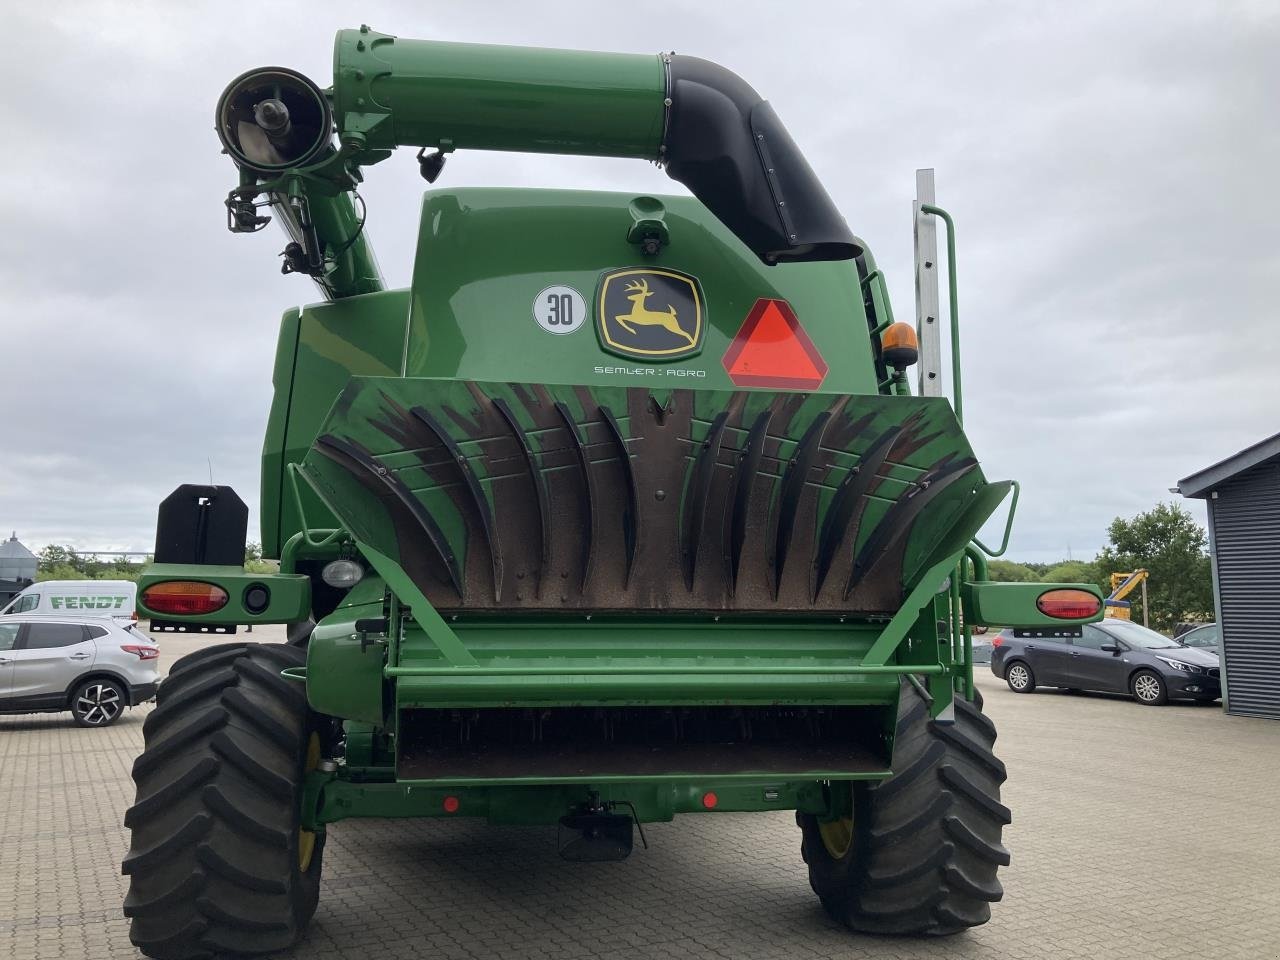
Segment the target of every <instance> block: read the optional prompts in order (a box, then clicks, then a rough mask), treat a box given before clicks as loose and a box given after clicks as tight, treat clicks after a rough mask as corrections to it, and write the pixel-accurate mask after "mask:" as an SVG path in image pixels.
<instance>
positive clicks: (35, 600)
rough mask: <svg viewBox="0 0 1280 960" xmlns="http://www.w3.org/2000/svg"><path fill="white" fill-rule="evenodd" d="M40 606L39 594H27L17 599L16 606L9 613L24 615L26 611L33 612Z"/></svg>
mask: <svg viewBox="0 0 1280 960" xmlns="http://www.w3.org/2000/svg"><path fill="white" fill-rule="evenodd" d="M39 605H40V594H38V593H28V594H27V595H26V596H25V597H20V598H19V599H18V603H17V605H16V606H15V607H14V608H13V609H12V610H10V611H9V612H10V613H26V612H27V611H28V610H34V609H35V608H36V607H38V606H39Z"/></svg>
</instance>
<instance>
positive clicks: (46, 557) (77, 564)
mask: <svg viewBox="0 0 1280 960" xmlns="http://www.w3.org/2000/svg"><path fill="white" fill-rule="evenodd" d="M36 562H37V563H38V564H39V567H40V569H41V570H45V569H52V568H54V567H69V568H71V569H72V570H74V571H75V575H76V577H83V576H84V575H85V568H86V566H87V563H86V561H85V559H84V557H82V556H80V554H78V553H76V552H75V550H73V549H72V548H71V547H64V546H62V545H61V544H57V543H51V544H49V545H48V546H46V547H45V548H44V549H42V550H41V551H40V552H39V553H37V554H36ZM40 579H45V580H48V579H51V578H49V577H43V578H40ZM64 579H65V578H64Z"/></svg>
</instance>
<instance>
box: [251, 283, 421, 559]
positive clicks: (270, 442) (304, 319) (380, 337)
mask: <svg viewBox="0 0 1280 960" xmlns="http://www.w3.org/2000/svg"><path fill="white" fill-rule="evenodd" d="M408 311H409V291H407V290H387V291H385V292H382V293H370V294H365V295H363V296H359V297H349V298H347V299H345V300H336V301H333V302H331V303H315V304H311V305H310V306H307V307H303V308H301V309H299V308H294V309H292V310H289V311H287V312H286V313H285V315H284V317H283V319H282V320H281V323H280V339H279V343H278V344H277V347H276V366H275V371H274V373H273V375H272V378H271V381H272V384H273V386H274V387H275V396H274V398H273V400H272V402H271V414H270V416H269V417H268V419H267V433H266V439H265V441H264V443H263V448H262V551H263V555H264V556H268V557H277V556H279V550H280V547H281V546H282V545H283V544H284V542H285V541H286V540H288V539H289V537H291V536H292V535H293V534H294V533H297V532H298V531H299V530H301V529H302V522H301V518H299V516H298V510H297V505H296V504H295V503H294V499H293V496H292V493H291V492H290V491H289V490H288V485H287V483H286V482H285V475H284V470H285V465H286V464H288V463H299V462H300V461H301V460H302V457H303V455H304V454H305V453H306V452H307V450H308V449H309V448H310V447H311V443H312V441H313V440H315V438H316V434H317V433H318V432H319V430H320V424H321V423H322V422H323V421H324V418H325V415H326V414H327V413H328V411H329V408H330V407H332V406H333V401H334V400H336V399H337V397H338V394H339V393H341V392H342V388H343V387H345V386H346V385H347V381H348V380H350V379H351V377H352V376H374V377H377V376H394V375H395V374H398V373H399V372H400V368H401V357H402V354H403V351H404V332H405V331H404V328H405V318H406V317H407V316H408ZM300 492H301V494H302V497H303V501H304V507H305V509H306V513H307V521H308V522H309V523H310V524H311V526H312V527H331V526H333V525H334V521H333V518H332V515H330V514H329V513H328V511H327V510H326V509H325V508H324V505H323V504H322V503H321V502H320V501H319V500H317V499H316V497H315V496H314V495H313V494H312V493H311V491H310V490H307V489H305V487H304V489H302V490H301V491H300Z"/></svg>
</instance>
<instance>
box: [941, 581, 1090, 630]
mask: <svg viewBox="0 0 1280 960" xmlns="http://www.w3.org/2000/svg"><path fill="white" fill-rule="evenodd" d="M1050 590H1083V591H1084V592H1085V593H1087V594H1089V595H1090V596H1094V597H1097V598H1098V612H1097V614H1095V615H1094V616H1091V617H1081V618H1080V619H1078V620H1062V619H1060V618H1058V617H1047V616H1045V615H1044V614H1043V613H1041V612H1040V610H1039V609H1038V608H1037V607H1036V600H1037V599H1039V598H1040V597H1041V596H1043V595H1044V594H1046V593H1048V592H1049V591H1050ZM963 592H964V610H965V617H966V619H967V620H968V622H969V623H971V624H984V625H987V626H993V627H1055V626H1056V627H1061V626H1064V625H1068V624H1077V623H1095V622H1097V621H1098V620H1101V619H1102V616H1103V609H1102V591H1101V590H1099V589H1098V585H1097V584H1096V583H966V584H964V585H963Z"/></svg>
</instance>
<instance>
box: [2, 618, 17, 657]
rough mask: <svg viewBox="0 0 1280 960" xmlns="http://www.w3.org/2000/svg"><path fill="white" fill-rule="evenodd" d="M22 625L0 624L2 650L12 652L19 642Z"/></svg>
mask: <svg viewBox="0 0 1280 960" xmlns="http://www.w3.org/2000/svg"><path fill="white" fill-rule="evenodd" d="M20 626H22V624H20V623H0V650H12V649H13V645H14V644H15V643H17V642H18V628H19V627H20Z"/></svg>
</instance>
